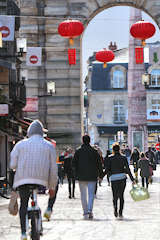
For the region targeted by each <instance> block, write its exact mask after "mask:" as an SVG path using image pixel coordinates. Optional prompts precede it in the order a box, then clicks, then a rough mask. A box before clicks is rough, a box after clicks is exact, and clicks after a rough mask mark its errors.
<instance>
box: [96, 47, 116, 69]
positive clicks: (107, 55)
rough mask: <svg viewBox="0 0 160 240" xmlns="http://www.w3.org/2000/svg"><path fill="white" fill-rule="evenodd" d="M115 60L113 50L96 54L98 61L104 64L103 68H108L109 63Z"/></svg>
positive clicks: (105, 50)
mask: <svg viewBox="0 0 160 240" xmlns="http://www.w3.org/2000/svg"><path fill="white" fill-rule="evenodd" d="M113 59H114V53H113V52H112V51H111V50H107V49H105V48H104V49H103V50H100V51H99V52H97V53H96V60H97V61H99V62H103V63H104V64H103V67H104V68H106V67H107V62H111V61H112V60H113Z"/></svg>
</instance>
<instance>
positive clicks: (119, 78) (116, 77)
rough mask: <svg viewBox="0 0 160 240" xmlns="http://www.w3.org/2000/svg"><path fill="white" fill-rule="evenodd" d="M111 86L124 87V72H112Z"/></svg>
mask: <svg viewBox="0 0 160 240" xmlns="http://www.w3.org/2000/svg"><path fill="white" fill-rule="evenodd" d="M113 88H124V72H122V71H121V70H115V71H114V72H113Z"/></svg>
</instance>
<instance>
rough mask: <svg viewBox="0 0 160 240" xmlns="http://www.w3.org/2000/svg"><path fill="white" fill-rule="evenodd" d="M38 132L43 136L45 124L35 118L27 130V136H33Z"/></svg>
mask: <svg viewBox="0 0 160 240" xmlns="http://www.w3.org/2000/svg"><path fill="white" fill-rule="evenodd" d="M37 134H38V135H41V136H43V125H42V123H41V122H40V121H39V120H34V121H33V122H32V123H31V125H30V126H29V128H28V130H27V136H28V137H31V136H32V135H37Z"/></svg>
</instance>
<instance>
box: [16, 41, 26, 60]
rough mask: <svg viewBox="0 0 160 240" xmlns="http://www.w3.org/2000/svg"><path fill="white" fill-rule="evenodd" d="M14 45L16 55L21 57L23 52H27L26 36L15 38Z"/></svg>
mask: <svg viewBox="0 0 160 240" xmlns="http://www.w3.org/2000/svg"><path fill="white" fill-rule="evenodd" d="M16 45H17V53H18V57H23V53H26V52H27V39H26V38H17V39H16Z"/></svg>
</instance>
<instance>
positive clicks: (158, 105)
mask: <svg viewBox="0 0 160 240" xmlns="http://www.w3.org/2000/svg"><path fill="white" fill-rule="evenodd" d="M152 109H160V99H152Z"/></svg>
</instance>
